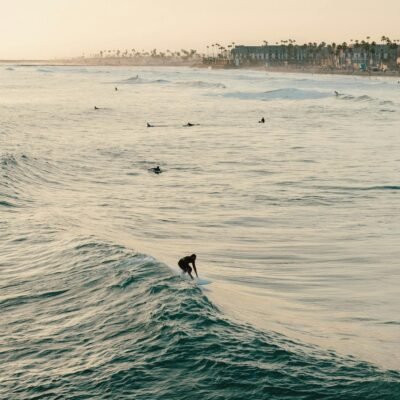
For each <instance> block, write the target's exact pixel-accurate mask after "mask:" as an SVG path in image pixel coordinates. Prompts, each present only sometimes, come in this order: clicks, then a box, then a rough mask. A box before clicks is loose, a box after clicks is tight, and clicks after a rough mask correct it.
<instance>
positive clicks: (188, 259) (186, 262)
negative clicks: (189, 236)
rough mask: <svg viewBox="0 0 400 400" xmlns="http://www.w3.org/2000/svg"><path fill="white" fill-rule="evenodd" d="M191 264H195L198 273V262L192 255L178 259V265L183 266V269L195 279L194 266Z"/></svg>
mask: <svg viewBox="0 0 400 400" xmlns="http://www.w3.org/2000/svg"><path fill="white" fill-rule="evenodd" d="M189 264H192V265H193V268H194V271H195V272H196V275H197V270H196V264H195V261H194V260H193V258H192V257H191V256H186V257H183V258H181V259H180V260H179V261H178V265H179V267H180V268H181V270H182V271H183V272H187V273H188V274H189V275H190V277H191V278H192V279H193V276H192V267H191V266H190V265H189Z"/></svg>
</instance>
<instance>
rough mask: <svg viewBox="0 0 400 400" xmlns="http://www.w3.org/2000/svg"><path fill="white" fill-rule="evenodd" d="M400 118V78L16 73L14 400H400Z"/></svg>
mask: <svg viewBox="0 0 400 400" xmlns="http://www.w3.org/2000/svg"><path fill="white" fill-rule="evenodd" d="M115 88H117V90H116V89H115ZM334 91H337V92H338V93H339V96H336V95H335V93H334ZM95 106H96V107H97V108H98V109H94V107H95ZM399 111H400V84H398V79H396V78H375V77H357V76H333V75H332V76H328V75H307V74H274V73H267V72H265V71H258V72H256V71H253V72H252V71H245V70H232V71H228V70H219V71H214V70H207V69H189V68H170V67H165V68H150V67H148V68H134V67H132V68H122V67H121V68H111V67H87V68H85V67H47V66H46V67H45V66H43V67H39V66H19V65H13V66H3V67H0V172H1V180H0V322H1V324H0V326H1V329H0V355H1V362H0V397H1V398H4V399H33V398H35V399H64V398H65V399H94V398H95V399H192V398H194V397H195V398H199V399H210V400H211V399H215V400H217V399H221V400H222V399H224V400H225V399H243V398H246V397H248V396H251V398H254V399H296V398H299V399H396V398H400V373H399V370H400V354H399V353H400V345H399V338H400V319H399V315H400V302H399V295H400V289H399V287H400V272H399V271H400V270H399V256H400V250H399V249H400V246H399V238H400V213H399V211H400V197H399V196H400V114H399ZM262 117H264V118H265V120H266V122H265V124H262V123H258V121H259V120H260V119H261V118H262ZM147 122H149V123H150V124H151V125H154V126H155V127H153V128H147V127H146V123H147ZM188 122H191V123H193V124H199V125H196V126H193V127H184V126H183V125H185V124H187V123H188ZM157 165H159V166H160V168H161V169H162V171H163V173H161V174H154V173H152V172H151V170H149V169H150V168H153V167H155V166H157ZM192 253H196V254H197V267H198V272H199V275H200V276H201V277H204V278H207V279H208V280H212V284H211V285H208V286H205V287H202V288H201V287H198V286H196V285H194V284H192V283H191V282H190V281H187V280H184V279H182V278H181V277H180V276H179V275H178V267H177V260H178V259H179V258H181V257H182V256H185V255H189V254H192Z"/></svg>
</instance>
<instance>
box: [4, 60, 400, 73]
mask: <svg viewBox="0 0 400 400" xmlns="http://www.w3.org/2000/svg"><path fill="white" fill-rule="evenodd" d="M9 64H13V65H17V66H26V67H27V66H41V67H45V66H47V67H189V68H204V69H205V68H209V67H210V66H209V65H205V64H202V63H199V62H193V61H184V60H150V61H149V60H132V59H120V58H116V59H113V58H109V59H98V58H85V59H62V60H0V65H9ZM211 68H212V69H215V70H221V69H226V70H244V71H246V70H248V71H263V72H267V73H268V72H278V73H292V74H295V73H301V74H311V75H313V74H319V75H346V76H361V77H366V78H371V77H385V76H386V77H399V78H400V70H399V71H386V72H383V71H357V70H355V71H348V70H339V69H330V68H326V67H313V66H307V67H293V66H286V67H285V66H281V67H265V66H261V65H260V66H256V65H254V66H251V65H248V66H243V67H225V66H211Z"/></svg>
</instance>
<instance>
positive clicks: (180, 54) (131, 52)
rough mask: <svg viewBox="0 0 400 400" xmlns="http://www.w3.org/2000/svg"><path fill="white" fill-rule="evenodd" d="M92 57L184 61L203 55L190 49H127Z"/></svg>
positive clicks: (108, 51)
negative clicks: (174, 59) (173, 59)
mask: <svg viewBox="0 0 400 400" xmlns="http://www.w3.org/2000/svg"><path fill="white" fill-rule="evenodd" d="M92 57H95V58H148V57H150V58H160V59H167V58H170V59H171V58H176V59H183V60H190V59H195V58H200V57H201V55H200V54H198V53H197V50H195V49H190V50H185V49H181V50H180V51H171V50H165V51H159V50H157V49H152V50H149V51H146V50H143V49H142V50H136V49H125V50H119V49H114V50H100V51H99V52H98V53H97V54H93V56H92Z"/></svg>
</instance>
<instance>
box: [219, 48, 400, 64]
mask: <svg viewBox="0 0 400 400" xmlns="http://www.w3.org/2000/svg"><path fill="white" fill-rule="evenodd" d="M399 58H400V46H398V45H397V44H396V43H388V44H376V43H375V42H372V43H366V42H364V41H362V42H361V43H358V42H356V43H355V44H352V45H347V43H342V44H339V45H336V44H335V43H332V44H328V45H327V44H326V43H324V42H322V43H320V44H317V43H308V44H304V45H295V44H293V43H290V44H288V45H287V44H281V45H278V44H276V45H267V44H266V45H264V46H242V45H240V46H235V47H234V48H233V49H232V50H231V52H230V57H229V59H226V60H225V62H226V63H228V64H231V65H233V66H236V67H240V66H246V65H247V66H248V65H265V66H267V67H268V66H272V67H273V66H290V65H293V66H297V67H299V66H310V65H311V66H320V67H326V68H327V69H345V70H355V69H360V70H386V69H388V68H390V69H396V68H399V67H400V63H399V62H398V59H399Z"/></svg>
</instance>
